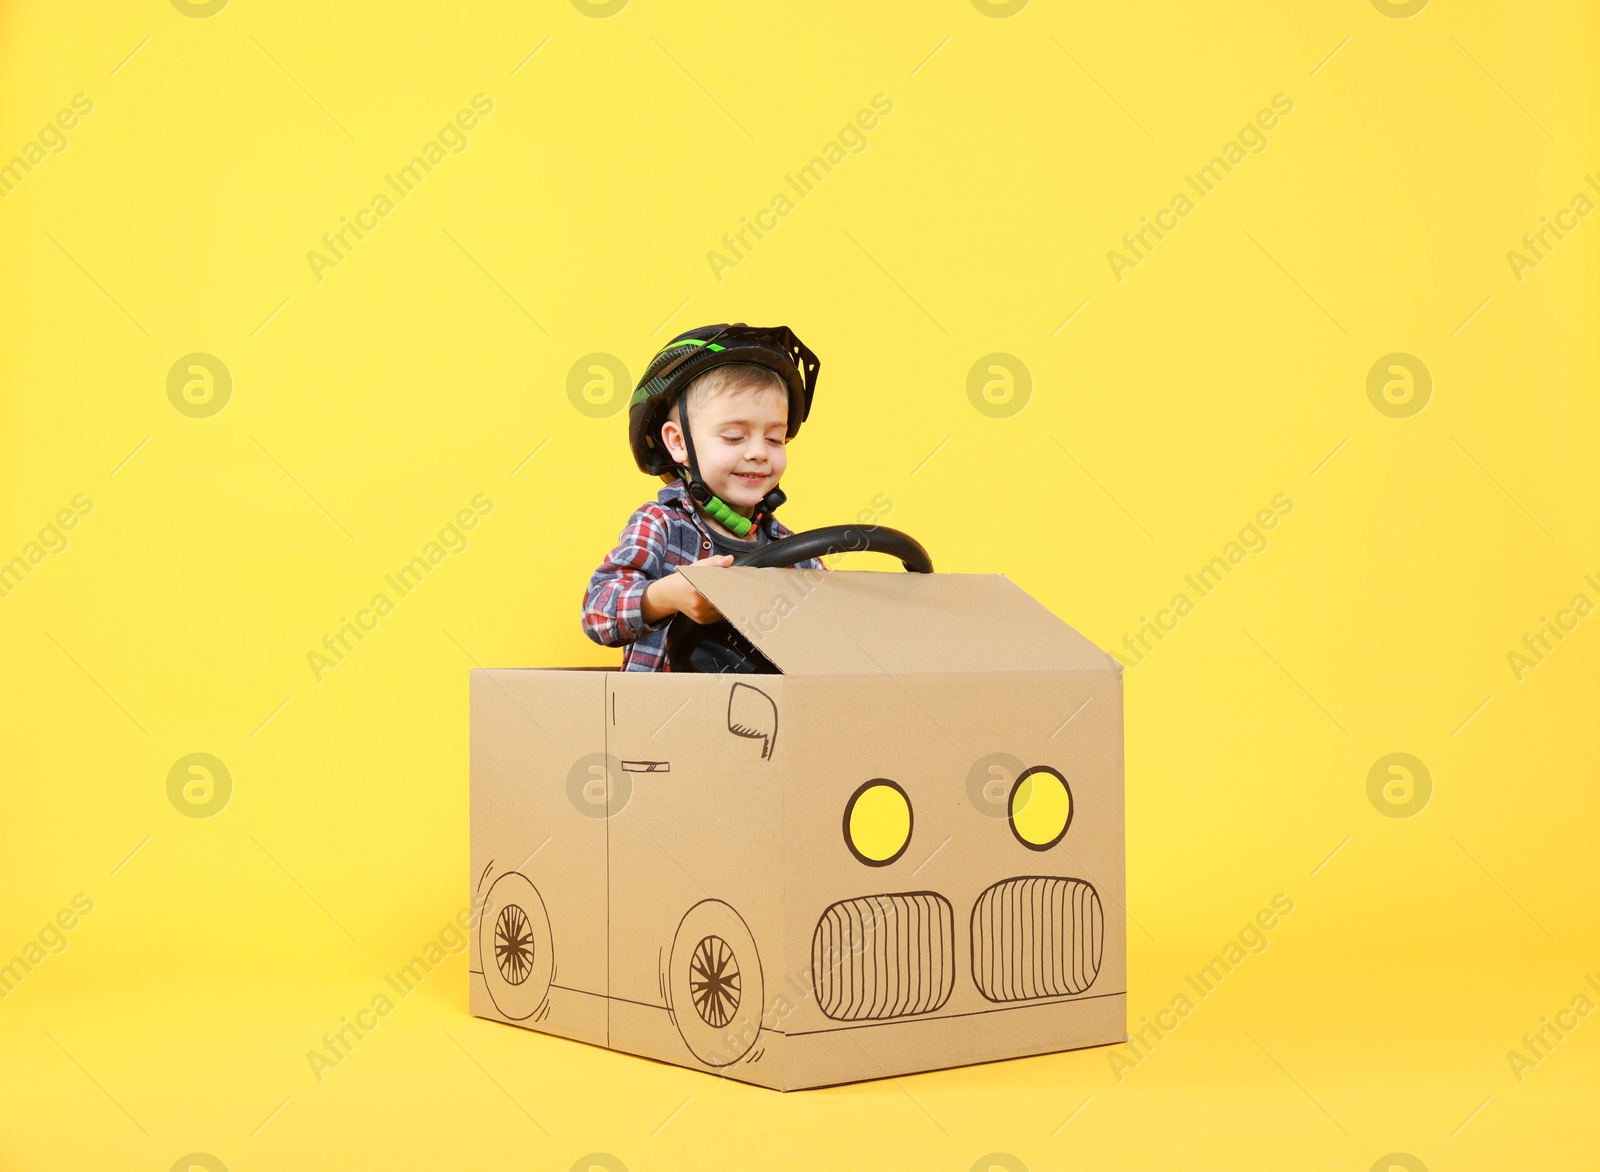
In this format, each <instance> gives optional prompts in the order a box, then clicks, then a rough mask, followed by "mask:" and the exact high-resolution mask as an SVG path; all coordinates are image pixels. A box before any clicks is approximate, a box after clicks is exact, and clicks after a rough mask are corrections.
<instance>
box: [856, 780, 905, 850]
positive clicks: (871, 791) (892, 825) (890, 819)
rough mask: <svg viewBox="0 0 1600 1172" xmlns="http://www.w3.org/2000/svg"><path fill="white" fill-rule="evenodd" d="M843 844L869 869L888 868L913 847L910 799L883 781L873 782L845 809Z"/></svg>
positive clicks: (894, 786) (868, 783)
mask: <svg viewBox="0 0 1600 1172" xmlns="http://www.w3.org/2000/svg"><path fill="white" fill-rule="evenodd" d="M844 841H845V845H846V846H848V847H849V848H850V853H851V854H853V855H855V857H856V858H858V859H860V860H861V861H862V862H863V863H865V864H867V866H869V867H886V866H888V865H889V864H890V863H892V862H894V861H895V860H896V859H898V858H899V857H900V856H901V855H903V854H905V852H906V847H907V846H909V845H910V843H911V799H910V798H908V797H906V791H905V790H903V789H901V788H900V787H899V786H898V785H896V784H895V783H894V782H892V781H890V780H888V779H887V778H883V777H876V778H873V779H872V780H871V781H869V782H867V783H866V784H865V785H863V786H862V787H861V788H860V789H858V790H856V792H855V793H853V794H851V795H850V800H849V801H848V802H846V803H845V807H844Z"/></svg>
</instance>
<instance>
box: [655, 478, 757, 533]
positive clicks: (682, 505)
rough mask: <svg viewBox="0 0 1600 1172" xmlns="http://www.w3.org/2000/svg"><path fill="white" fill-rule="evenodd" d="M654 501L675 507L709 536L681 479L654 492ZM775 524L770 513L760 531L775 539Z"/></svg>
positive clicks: (703, 521) (704, 523) (704, 522)
mask: <svg viewBox="0 0 1600 1172" xmlns="http://www.w3.org/2000/svg"><path fill="white" fill-rule="evenodd" d="M656 503H657V504H660V505H665V506H667V507H668V508H673V509H677V510H678V511H679V512H680V513H683V514H684V515H686V516H687V517H689V518H690V519H691V520H692V521H694V524H695V528H696V529H698V530H700V532H701V533H703V534H704V535H705V536H707V537H710V536H711V531H710V526H708V525H707V524H706V521H705V518H704V517H702V516H701V515H700V510H699V509H697V508H695V504H694V501H693V499H691V498H690V496H689V490H688V488H687V487H685V485H684V483H683V481H681V480H674V481H673V482H672V483H671V484H668V485H666V486H665V487H663V488H662V490H661V491H660V492H658V493H656ZM777 524H778V519H777V518H776V517H774V516H772V515H771V514H770V513H769V514H768V515H767V516H766V518H765V519H764V520H763V521H762V522H761V528H762V531H763V532H764V533H766V535H767V536H768V537H769V538H771V539H773V540H774V541H775V540H777V536H778V535H777V532H776V526H777ZM718 536H721V534H718ZM735 540H737V538H736V539H735Z"/></svg>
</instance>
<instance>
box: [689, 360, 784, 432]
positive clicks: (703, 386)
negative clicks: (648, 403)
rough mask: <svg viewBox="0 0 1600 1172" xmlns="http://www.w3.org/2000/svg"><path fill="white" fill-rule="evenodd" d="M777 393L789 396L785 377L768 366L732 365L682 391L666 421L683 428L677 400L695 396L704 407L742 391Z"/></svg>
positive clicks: (713, 371)
mask: <svg viewBox="0 0 1600 1172" xmlns="http://www.w3.org/2000/svg"><path fill="white" fill-rule="evenodd" d="M768 390H770V391H777V392H778V393H779V394H780V395H787V393H788V388H787V387H786V386H785V384H784V381H783V377H782V376H781V375H780V374H778V372H777V371H775V370H772V369H770V368H769V367H765V366H757V365H756V364H755V363H753V362H729V363H727V364H726V365H723V366H713V367H712V368H711V369H710V370H708V371H706V372H705V373H704V374H702V375H701V376H700V377H699V378H697V379H695V380H694V381H693V382H691V383H690V384H689V385H688V386H686V387H684V388H683V391H682V393H681V395H680V396H677V397H674V399H673V401H672V406H671V407H669V408H668V409H667V418H668V419H670V420H672V422H674V423H676V424H678V426H680V427H682V426H683V415H682V413H681V412H680V411H679V410H678V399H679V398H687V397H688V395H689V393H690V392H691V391H692V392H694V399H693V402H695V403H704V402H705V401H706V400H708V399H715V398H721V397H722V396H723V395H731V394H735V393H737V392H740V391H768Z"/></svg>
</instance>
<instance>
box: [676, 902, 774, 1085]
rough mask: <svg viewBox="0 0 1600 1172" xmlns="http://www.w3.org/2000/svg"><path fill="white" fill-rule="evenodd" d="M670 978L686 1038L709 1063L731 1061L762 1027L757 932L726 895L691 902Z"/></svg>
mask: <svg viewBox="0 0 1600 1172" xmlns="http://www.w3.org/2000/svg"><path fill="white" fill-rule="evenodd" d="M667 981H668V986H669V989H670V991H671V995H672V1015H673V1018H674V1020H676V1021H677V1023H678V1032H679V1033H680V1034H682V1035H683V1041H684V1044H685V1045H687V1046H688V1047H689V1050H690V1051H691V1052H692V1053H693V1054H694V1056H695V1057H696V1058H698V1059H700V1061H702V1062H704V1063H705V1064H706V1065H707V1066H729V1065H731V1064H732V1063H735V1062H737V1061H738V1060H739V1059H741V1058H743V1057H744V1056H745V1055H746V1054H747V1053H749V1052H750V1048H751V1047H752V1046H754V1045H755V1042H756V1035H757V1034H759V1033H760V1032H761V1009H762V1005H763V1004H764V998H765V991H764V989H763V987H762V981H761V958H760V956H759V955H758V954H757V952H756V942H755V938H754V937H753V936H751V935H750V929H749V928H748V927H746V925H745V922H744V921H743V920H742V919H740V918H739V913H738V912H736V911H734V910H733V909H732V908H731V907H729V906H728V905H727V904H725V903H723V902H721V901H720V900H715V899H707V900H702V901H701V902H700V903H697V904H695V905H694V907H692V908H690V909H689V911H688V914H687V915H685V916H684V917H683V920H682V922H681V923H679V925H678V933H677V935H676V936H675V937H674V938H673V941H672V959H671V960H670V961H669V963H668V968H667Z"/></svg>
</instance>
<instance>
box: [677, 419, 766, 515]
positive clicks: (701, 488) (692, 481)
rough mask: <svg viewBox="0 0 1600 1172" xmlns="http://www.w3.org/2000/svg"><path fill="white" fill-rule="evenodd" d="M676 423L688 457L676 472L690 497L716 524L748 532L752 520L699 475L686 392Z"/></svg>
mask: <svg viewBox="0 0 1600 1172" xmlns="http://www.w3.org/2000/svg"><path fill="white" fill-rule="evenodd" d="M678 423H679V424H680V425H681V426H682V428H683V446H684V450H685V452H686V453H687V455H688V457H689V465H688V467H687V468H685V467H684V466H682V465H679V467H678V474H679V475H680V476H682V477H683V479H684V481H685V482H686V483H687V485H688V489H689V497H690V499H691V500H693V501H694V503H695V504H697V505H699V506H700V507H701V508H702V509H704V510H705V511H706V513H707V515H708V516H710V517H711V519H712V520H714V521H716V522H717V524H719V525H721V526H722V527H723V528H725V529H727V530H729V531H730V532H732V533H734V534H735V535H736V536H739V537H743V536H744V535H745V534H747V533H749V532H750V529H751V527H752V525H753V524H754V522H753V521H752V520H751V519H750V518H749V517H745V516H741V515H740V514H739V513H736V512H735V511H734V510H733V509H731V508H729V507H728V505H727V504H726V503H725V502H724V501H723V500H722V499H721V498H719V497H717V496H716V495H715V494H713V493H712V491H711V487H710V486H709V485H708V484H706V482H705V481H704V480H702V479H701V477H700V464H699V462H698V461H696V460H695V458H694V435H693V433H691V432H690V430H689V403H688V396H687V395H686V394H685V395H679V396H678ZM763 503H764V502H763Z"/></svg>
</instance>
